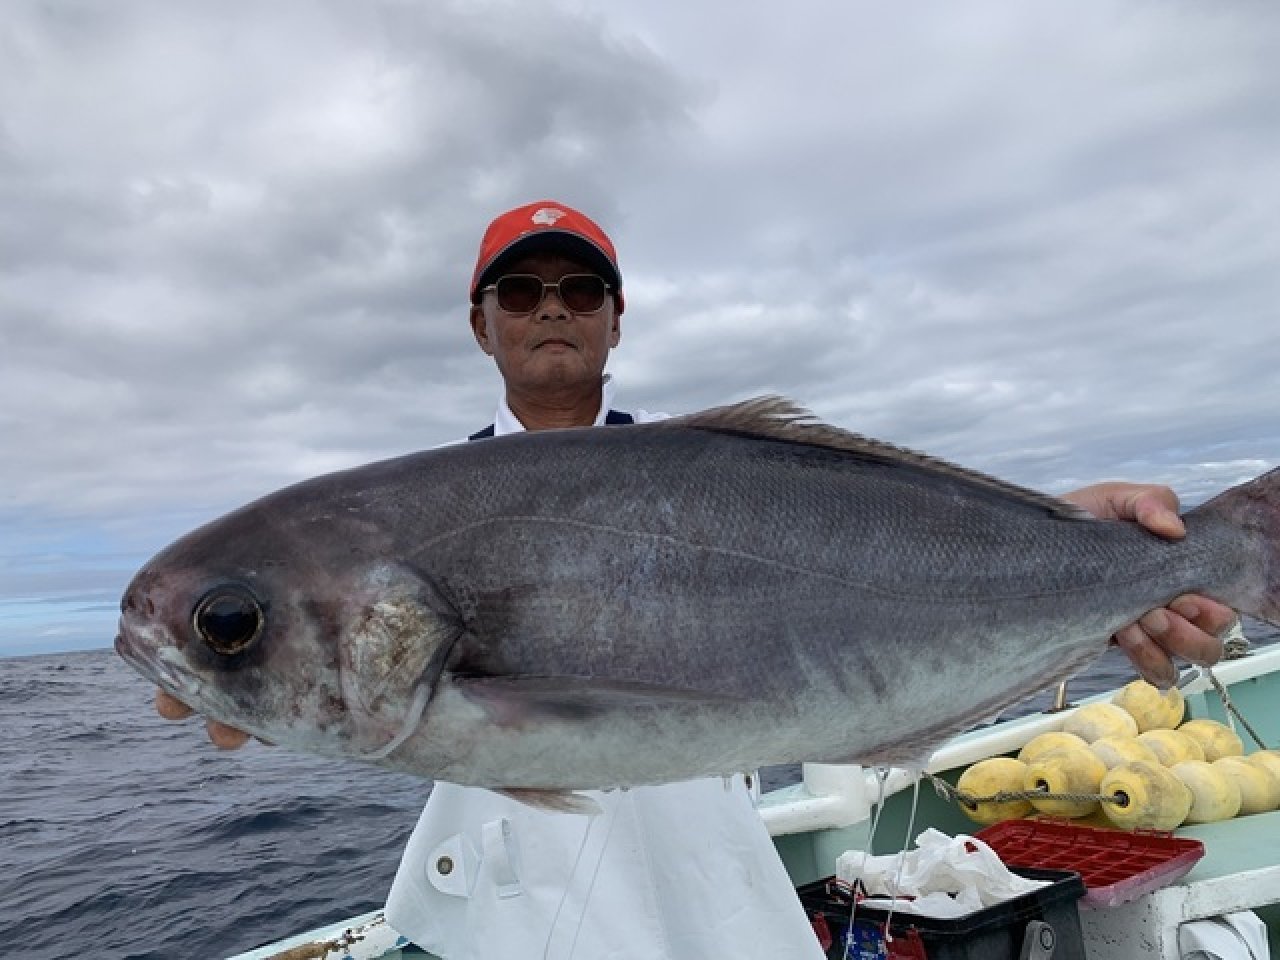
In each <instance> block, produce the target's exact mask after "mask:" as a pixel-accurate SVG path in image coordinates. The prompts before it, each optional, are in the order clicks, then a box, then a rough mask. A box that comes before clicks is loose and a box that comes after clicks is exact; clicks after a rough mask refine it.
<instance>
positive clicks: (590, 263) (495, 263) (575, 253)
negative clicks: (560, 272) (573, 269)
mask: <svg viewBox="0 0 1280 960" xmlns="http://www.w3.org/2000/svg"><path fill="white" fill-rule="evenodd" d="M537 253H553V254H559V255H560V256H563V257H566V258H567V259H569V260H577V261H578V262H579V263H581V264H582V265H583V266H584V267H587V268H589V269H591V270H594V271H595V272H596V273H598V274H600V276H602V277H604V279H605V282H606V283H608V284H609V286H611V287H612V288H613V289H614V290H615V291H616V290H618V289H619V288H620V287H621V286H622V277H621V276H619V274H618V268H617V267H615V266H614V265H613V261H612V260H610V259H609V256H608V255H607V254H606V253H605V252H604V251H603V250H601V249H600V248H599V247H598V246H596V245H595V244H594V243H592V242H591V241H590V240H588V239H586V238H585V237H583V236H580V235H579V234H576V233H566V232H564V231H562V230H539V231H538V232H537V233H530V234H526V235H525V236H523V237H520V238H519V239H517V240H516V241H514V242H513V243H512V244H511V245H510V246H508V247H507V248H506V249H505V250H503V251H502V252H501V253H499V254H498V255H497V256H496V257H494V258H493V260H492V261H490V263H489V265H488V266H487V267H485V268H484V271H483V272H482V273H481V274H480V276H479V277H478V278H476V286H475V292H474V293H473V294H472V300H477V298H478V295H479V292H480V291H481V290H483V289H484V288H485V287H487V286H488V285H489V284H491V283H493V282H494V280H496V279H497V278H498V277H500V276H502V274H503V273H504V272H505V271H506V270H507V268H509V267H510V266H511V264H513V263H515V262H516V261H517V260H521V259H523V258H524V257H528V256H531V255H533V254H537Z"/></svg>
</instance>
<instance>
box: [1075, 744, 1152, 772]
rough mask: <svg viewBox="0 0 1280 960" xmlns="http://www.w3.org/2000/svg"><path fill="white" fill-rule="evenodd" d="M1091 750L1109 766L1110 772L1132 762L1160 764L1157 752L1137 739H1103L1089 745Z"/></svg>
mask: <svg viewBox="0 0 1280 960" xmlns="http://www.w3.org/2000/svg"><path fill="white" fill-rule="evenodd" d="M1089 749H1090V750H1092V751H1093V752H1094V753H1096V754H1097V755H1098V759H1099V760H1101V761H1102V762H1103V763H1105V764H1106V765H1107V769H1108V770H1110V769H1111V768H1112V767H1118V766H1120V764H1122V763H1128V762H1129V761H1130V760H1145V761H1146V762H1147V763H1159V762H1160V758H1159V757H1157V756H1156V755H1155V751H1153V750H1152V749H1151V748H1150V747H1148V746H1147V745H1146V744H1145V743H1143V742H1142V741H1141V740H1139V739H1138V738H1137V737H1103V738H1102V739H1100V740H1095V741H1093V743H1091V744H1089Z"/></svg>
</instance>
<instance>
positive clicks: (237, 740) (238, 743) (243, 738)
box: [156, 690, 249, 750]
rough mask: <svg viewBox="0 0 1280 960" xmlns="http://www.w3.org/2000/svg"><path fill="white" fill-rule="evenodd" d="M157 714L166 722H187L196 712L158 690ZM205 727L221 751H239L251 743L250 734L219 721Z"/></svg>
mask: <svg viewBox="0 0 1280 960" xmlns="http://www.w3.org/2000/svg"><path fill="white" fill-rule="evenodd" d="M156 713H158V714H160V716H162V717H164V718H165V719H166V720H185V719H187V717H189V716H191V715H192V714H193V713H195V711H194V710H192V709H191V708H190V707H188V706H187V705H186V704H185V703H183V702H182V701H181V700H178V699H176V698H175V697H171V696H169V694H167V693H165V692H164V691H163V690H157V691H156ZM204 725H205V729H206V730H207V731H208V733H209V740H210V741H211V742H212V743H213V745H214V746H215V747H217V748H218V749H219V750H237V749H239V748H240V747H243V746H244V745H245V744H246V743H248V742H249V734H247V733H245V732H244V731H243V730H237V729H236V728H235V727H228V726H227V725H226V724H225V723H219V722H218V721H217V720H206V721H205V722H204Z"/></svg>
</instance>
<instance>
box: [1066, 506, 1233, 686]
mask: <svg viewBox="0 0 1280 960" xmlns="http://www.w3.org/2000/svg"><path fill="white" fill-rule="evenodd" d="M1062 499H1064V500H1067V501H1069V502H1071V503H1074V504H1075V505H1076V506H1078V507H1082V508H1083V509H1085V510H1087V511H1088V512H1089V513H1092V514H1093V515H1094V516H1095V517H1099V518H1101V519H1103V520H1131V521H1133V522H1135V523H1139V524H1141V525H1142V526H1143V527H1145V528H1146V529H1148V530H1150V531H1151V532H1152V533H1154V534H1158V535H1159V536H1162V537H1164V538H1166V539H1168V540H1181V539H1182V538H1183V537H1184V536H1186V533H1187V531H1186V528H1185V527H1184V526H1183V524H1182V518H1181V517H1179V516H1178V496H1177V494H1175V493H1174V492H1173V491H1172V490H1171V489H1169V488H1168V487H1162V486H1157V485H1153V484H1141V483H1098V484H1094V485H1093V486H1090V487H1084V488H1082V489H1080V490H1076V491H1074V492H1072V493H1068V494H1065V495H1064V496H1063V497H1062ZM1235 619H1236V614H1235V611H1234V610H1232V609H1231V608H1230V607H1224V606H1223V605H1222V604H1220V603H1218V602H1217V601H1215V600H1210V599H1209V598H1208V597H1202V596H1200V595H1199V594H1194V593H1185V594H1183V595H1182V596H1180V597H1177V598H1175V599H1174V600H1172V601H1170V603H1169V605H1168V606H1167V607H1161V608H1159V609H1156V610H1152V611H1150V612H1149V613H1147V614H1145V615H1144V616H1143V617H1142V618H1141V619H1140V620H1138V621H1136V622H1135V623H1131V624H1129V625H1128V626H1127V627H1123V628H1121V629H1120V630H1118V631H1116V634H1115V636H1114V637H1113V638H1112V640H1113V642H1114V643H1115V644H1116V645H1117V646H1119V647H1120V649H1121V650H1123V651H1124V652H1125V653H1126V654H1127V655H1128V657H1129V659H1130V660H1131V661H1133V665H1134V667H1136V668H1137V670H1138V672H1139V673H1140V674H1142V676H1143V677H1145V678H1146V679H1147V680H1148V681H1150V682H1151V683H1154V684H1155V685H1156V686H1158V687H1161V688H1167V687H1171V686H1173V685H1174V683H1176V682H1177V680H1178V668H1177V667H1176V666H1174V663H1173V657H1174V656H1179V657H1182V658H1183V659H1184V660H1189V661H1190V662H1192V663H1197V664H1201V665H1208V664H1211V663H1216V662H1217V661H1218V660H1219V659H1220V658H1221V656H1222V640H1221V639H1220V638H1219V635H1220V634H1222V633H1225V632H1226V630H1227V629H1228V628H1229V627H1230V626H1231V624H1232V623H1234V622H1235Z"/></svg>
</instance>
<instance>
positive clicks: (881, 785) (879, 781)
mask: <svg viewBox="0 0 1280 960" xmlns="http://www.w3.org/2000/svg"><path fill="white" fill-rule="evenodd" d="M890 772H891V768H890V767H876V769H875V778H876V804H875V813H873V814H872V815H871V831H870V833H869V834H868V836H867V849H866V852H865V853H863V855H862V864H861V866H860V867H859V868H858V872H857V873H856V874H855V875H854V877H853V880H852V881H850V883H849V926H848V928H847V929H846V931H845V936H844V960H850V956H851V955H850V953H849V951H850V949H852V947H853V918H854V916H855V915H856V914H857V912H858V887H860V886H861V887H863V889H864V890H865V889H866V887H865V885H864V884H863V883H862V876H861V874H862V871H863V870H864V869H865V868H866V865H867V857H869V856H871V852H872V850H874V849H875V839H876V829H877V828H878V827H879V826H880V814H881V813H883V812H884V789H885V784H886V783H887V782H888V780H889V774H890Z"/></svg>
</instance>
